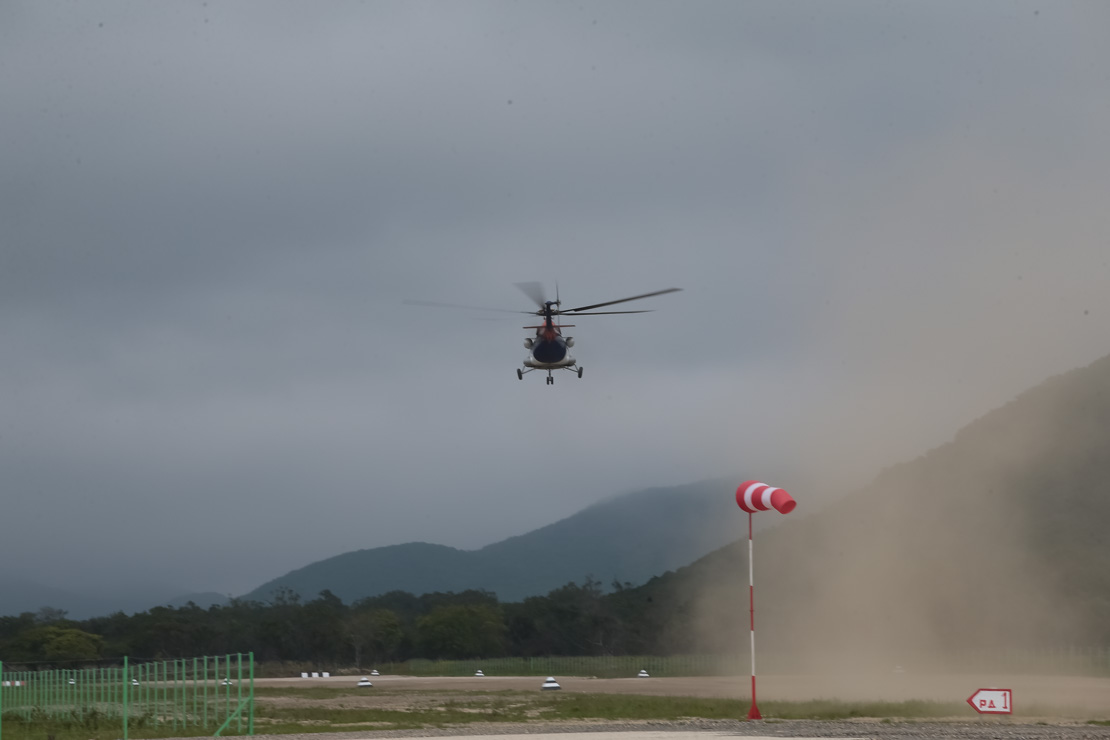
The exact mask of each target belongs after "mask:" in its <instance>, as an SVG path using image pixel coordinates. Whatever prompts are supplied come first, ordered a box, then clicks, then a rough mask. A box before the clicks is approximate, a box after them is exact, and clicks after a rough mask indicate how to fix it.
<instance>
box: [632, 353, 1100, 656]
mask: <svg viewBox="0 0 1110 740" xmlns="http://www.w3.org/2000/svg"><path fill="white" fill-rule="evenodd" d="M901 423H912V420H906V421H905V422H901ZM793 493H795V494H796V497H797V498H798V499H799V500H800V501H804V500H805V497H806V492H805V491H794V492H793ZM803 511H804V507H802V506H799V508H798V510H797V512H799V514H800V513H801V512H803ZM799 514H791V515H789V516H787V517H783V516H782V515H780V514H777V513H775V512H769V513H760V514H756V515H755V516H756V517H757V518H760V517H770V518H774V519H775V521H776V522H777V525H776V526H775V527H773V528H772V529H769V530H767V531H766V532H764V533H762V534H757V535H756V538H755V543H754V545H755V548H754V549H755V557H754V561H755V579H756V581H755V582H756V588H755V593H756V596H757V598H756V603H757V622H758V624H759V625H760V627H759V630H760V631H759V635H760V639H761V641H762V642H763V644H765V645H767V646H769V647H770V648H772V649H774V648H775V646H777V647H778V648H780V649H788V650H792V651H793V652H794V653H795V654H796V655H799V656H802V655H804V656H805V659H807V660H818V659H820V656H822V655H825V654H827V653H828V652H829V651H830V649H831V648H832V647H833V646H837V647H840V648H849V649H851V650H852V651H853V654H854V655H855V656H856V657H860V656H866V655H867V654H872V655H875V656H882V657H881V660H888V661H892V662H897V659H896V658H892V657H891V656H892V655H897V654H899V652H905V651H912V650H916V651H917V652H916V653H915V654H917V655H921V654H923V653H927V652H928V651H942V650H945V649H952V650H969V649H975V648H979V647H992V646H1000V645H1005V646H1021V645H1033V644H1037V645H1044V644H1046V643H1047V644H1054V645H1065V646H1066V645H1082V644H1102V645H1105V644H1108V643H1110V531H1108V528H1110V357H1107V358H1103V359H1101V360H1099V361H1097V362H1095V363H1093V364H1091V365H1090V366H1088V367H1085V368H1082V369H1079V370H1075V371H1072V372H1069V373H1067V374H1064V375H1060V376H1057V377H1054V378H1052V379H1050V380H1048V381H1047V382H1045V383H1043V384H1041V385H1039V386H1037V387H1035V388H1033V389H1032V390H1030V391H1028V392H1026V393H1024V394H1022V395H1021V396H1019V397H1018V398H1016V399H1014V400H1013V401H1012V402H1010V403H1009V404H1007V405H1005V406H1004V407H1002V408H999V409H997V410H995V411H993V412H991V413H988V414H987V415H985V416H983V417H982V418H980V419H979V420H977V421H975V422H974V423H972V424H970V425H968V426H967V427H966V428H964V429H963V430H961V431H960V432H959V433H958V434H956V435H955V437H954V439H953V440H952V441H951V442H950V443H948V444H945V445H943V446H942V447H939V448H937V449H935V450H933V451H931V452H929V453H928V454H926V455H924V456H923V457H920V458H918V459H916V460H914V461H912V462H908V463H905V464H902V465H899V466H897V467H894V468H892V469H890V470H887V471H886V472H884V473H883V474H881V475H880V476H879V477H878V478H877V479H876V480H875V482H874V483H873V484H872V485H871V486H869V487H868V488H867V489H866V490H863V491H860V492H858V493H857V494H855V495H852V496H849V497H847V498H845V499H843V500H842V501H840V502H838V503H837V504H835V505H830V506H828V507H825V508H824V509H822V510H820V511H817V512H808V513H807V514H806V515H805V516H800V515H799ZM618 596H619V597H620V598H621V599H623V600H626V601H627V603H626V604H625V607H626V609H627V610H628V611H629V612H630V613H631V612H637V613H640V614H642V615H643V619H644V623H643V626H642V629H644V630H646V631H648V632H661V633H666V632H667V631H668V626H667V625H668V624H671V625H673V628H672V629H671V632H672V633H673V634H671V636H670V638H668V640H669V642H668V644H670V645H671V647H672V649H679V650H705V649H722V650H734V649H736V648H737V645H738V644H739V643H738V640H739V638H740V637H741V636H742V635H741V629H740V627H738V624H739V622H741V621H744V620H743V619H741V618H740V616H741V615H743V617H745V618H746V616H747V615H746V613H745V612H746V611H747V606H748V603H747V602H748V592H747V543H746V542H737V543H735V544H733V545H730V546H727V547H724V548H722V549H720V550H719V551H717V552H714V553H712V554H711V555H709V556H707V557H706V558H704V559H702V560H700V561H699V562H697V563H695V564H693V565H692V566H690V567H688V568H684V569H681V570H679V571H678V572H676V573H674V574H669V575H668V576H666V577H663V578H657V579H654V580H652V581H651V582H649V583H648V584H646V585H645V586H644V587H642V588H639V589H634V590H630V591H625V592H623V593H622V594H619V595H618ZM674 638H679V639H680V640H681V642H682V643H684V644H681V645H676V644H675V643H674V642H673V639H674Z"/></svg>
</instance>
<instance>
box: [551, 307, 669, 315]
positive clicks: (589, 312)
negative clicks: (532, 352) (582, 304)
mask: <svg viewBox="0 0 1110 740" xmlns="http://www.w3.org/2000/svg"><path fill="white" fill-rule="evenodd" d="M653 310H654V309H650V308H649V309H647V310H644V311H585V312H581V313H572V314H570V315H571V316H604V315H607V314H614V313H652V311H653ZM553 313H554V314H555V315H560V314H564V313H566V311H554V312H553Z"/></svg>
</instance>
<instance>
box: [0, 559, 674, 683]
mask: <svg viewBox="0 0 1110 740" xmlns="http://www.w3.org/2000/svg"><path fill="white" fill-rule="evenodd" d="M638 591H639V589H632V588H630V585H629V584H621V583H618V582H614V583H613V584H612V589H611V590H610V591H609V592H608V593H607V592H606V589H604V588H603V586H602V584H601V583H600V582H599V581H596V580H594V579H593V578H587V579H586V580H585V582H583V583H581V584H577V583H568V584H566V585H565V586H562V587H560V588H557V589H555V590H553V591H551V592H549V593H548V594H547V595H545V596H536V597H531V598H527V599H524V600H523V601H521V602H517V603H501V602H499V601H498V599H497V597H496V596H495V595H494V594H492V593H490V592H487V591H475V590H470V591H463V592H461V593H430V594H424V595H421V596H416V595H413V594H410V593H406V592H403V591H393V592H390V593H387V594H382V595H380V596H373V597H369V598H364V599H361V600H358V601H355V602H354V603H352V604H349V605H348V604H344V603H343V601H342V600H341V599H340V598H339V597H337V596H335V595H334V594H333V593H331V592H330V591H327V590H325V591H322V592H320V594H319V595H318V596H317V597H316V598H313V599H311V600H307V601H306V600H303V599H301V598H300V597H299V596H298V595H297V594H296V593H294V592H292V591H289V590H283V591H279V592H277V593H276V594H275V596H274V597H273V599H272V600H271V601H269V602H265V603H263V602H258V601H247V600H240V599H232V600H231V601H230V602H229V603H228V604H226V605H215V606H211V607H209V608H207V609H205V608H201V607H199V606H197V605H196V604H193V603H190V604H187V605H186V606H182V607H177V608H175V607H168V606H166V607H155V608H153V609H150V610H149V611H145V612H139V613H136V614H130V615H129V614H124V613H123V612H117V613H115V614H111V615H109V616H104V617H96V618H92V619H85V620H79V621H75V620H70V619H67V618H66V614H65V612H63V611H61V610H58V609H52V608H49V607H44V608H43V609H40V610H39V611H38V612H37V613H36V612H25V613H23V614H20V615H18V616H7V617H0V660H2V661H3V662H4V665H5V668H6V669H7V668H15V667H17V666H19V665H20V664H24V665H29V666H31V665H39V666H42V665H44V664H48V665H51V666H53V665H58V666H63V665H64V664H68V663H73V662H81V661H100V660H111V659H115V658H118V657H121V656H123V655H128V656H131V657H132V658H134V659H140V658H141V659H150V660H168V659H174V658H184V657H190V656H197V655H220V654H225V653H238V652H253V653H254V655H255V659H256V660H258V661H262V662H266V661H290V662H293V661H296V662H308V663H314V664H318V665H321V666H326V665H334V666H352V665H353V666H356V667H361V666H370V665H373V664H376V663H385V662H395V661H405V660H410V659H413V658H427V659H432V660H437V659H467V658H496V657H506V656H514V657H537V656H551V655H626V654H641V655H642V654H654V655H667V654H672V653H678V652H688V651H689V650H690V649H691V648H692V647H694V646H692V645H691V644H689V640H687V639H683V638H681V637H680V636H681V635H684V634H688V632H689V631H688V630H683V629H675V628H674V627H675V624H674V622H675V619H678V622H681V621H682V620H681V614H669V615H665V618H662V619H661V618H660V615H659V613H658V612H659V610H658V609H654V608H645V606H651V604H650V603H645V601H646V602H652V601H653V600H652V599H651V597H646V599H645V597H644V596H643V595H642V594H637V592H638Z"/></svg>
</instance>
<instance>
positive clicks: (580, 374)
mask: <svg viewBox="0 0 1110 740" xmlns="http://www.w3.org/2000/svg"><path fill="white" fill-rule="evenodd" d="M578 377H580V378H581V377H582V368H578Z"/></svg>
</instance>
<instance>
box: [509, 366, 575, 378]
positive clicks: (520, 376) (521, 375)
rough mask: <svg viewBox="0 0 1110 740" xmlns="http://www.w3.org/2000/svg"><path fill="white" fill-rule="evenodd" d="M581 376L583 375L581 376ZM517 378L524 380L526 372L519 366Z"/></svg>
mask: <svg viewBox="0 0 1110 740" xmlns="http://www.w3.org/2000/svg"><path fill="white" fill-rule="evenodd" d="M579 377H581V376H579ZM516 379H517V380H524V373H523V372H522V371H521V369H520V368H519V367H518V368H517V369H516Z"/></svg>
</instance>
